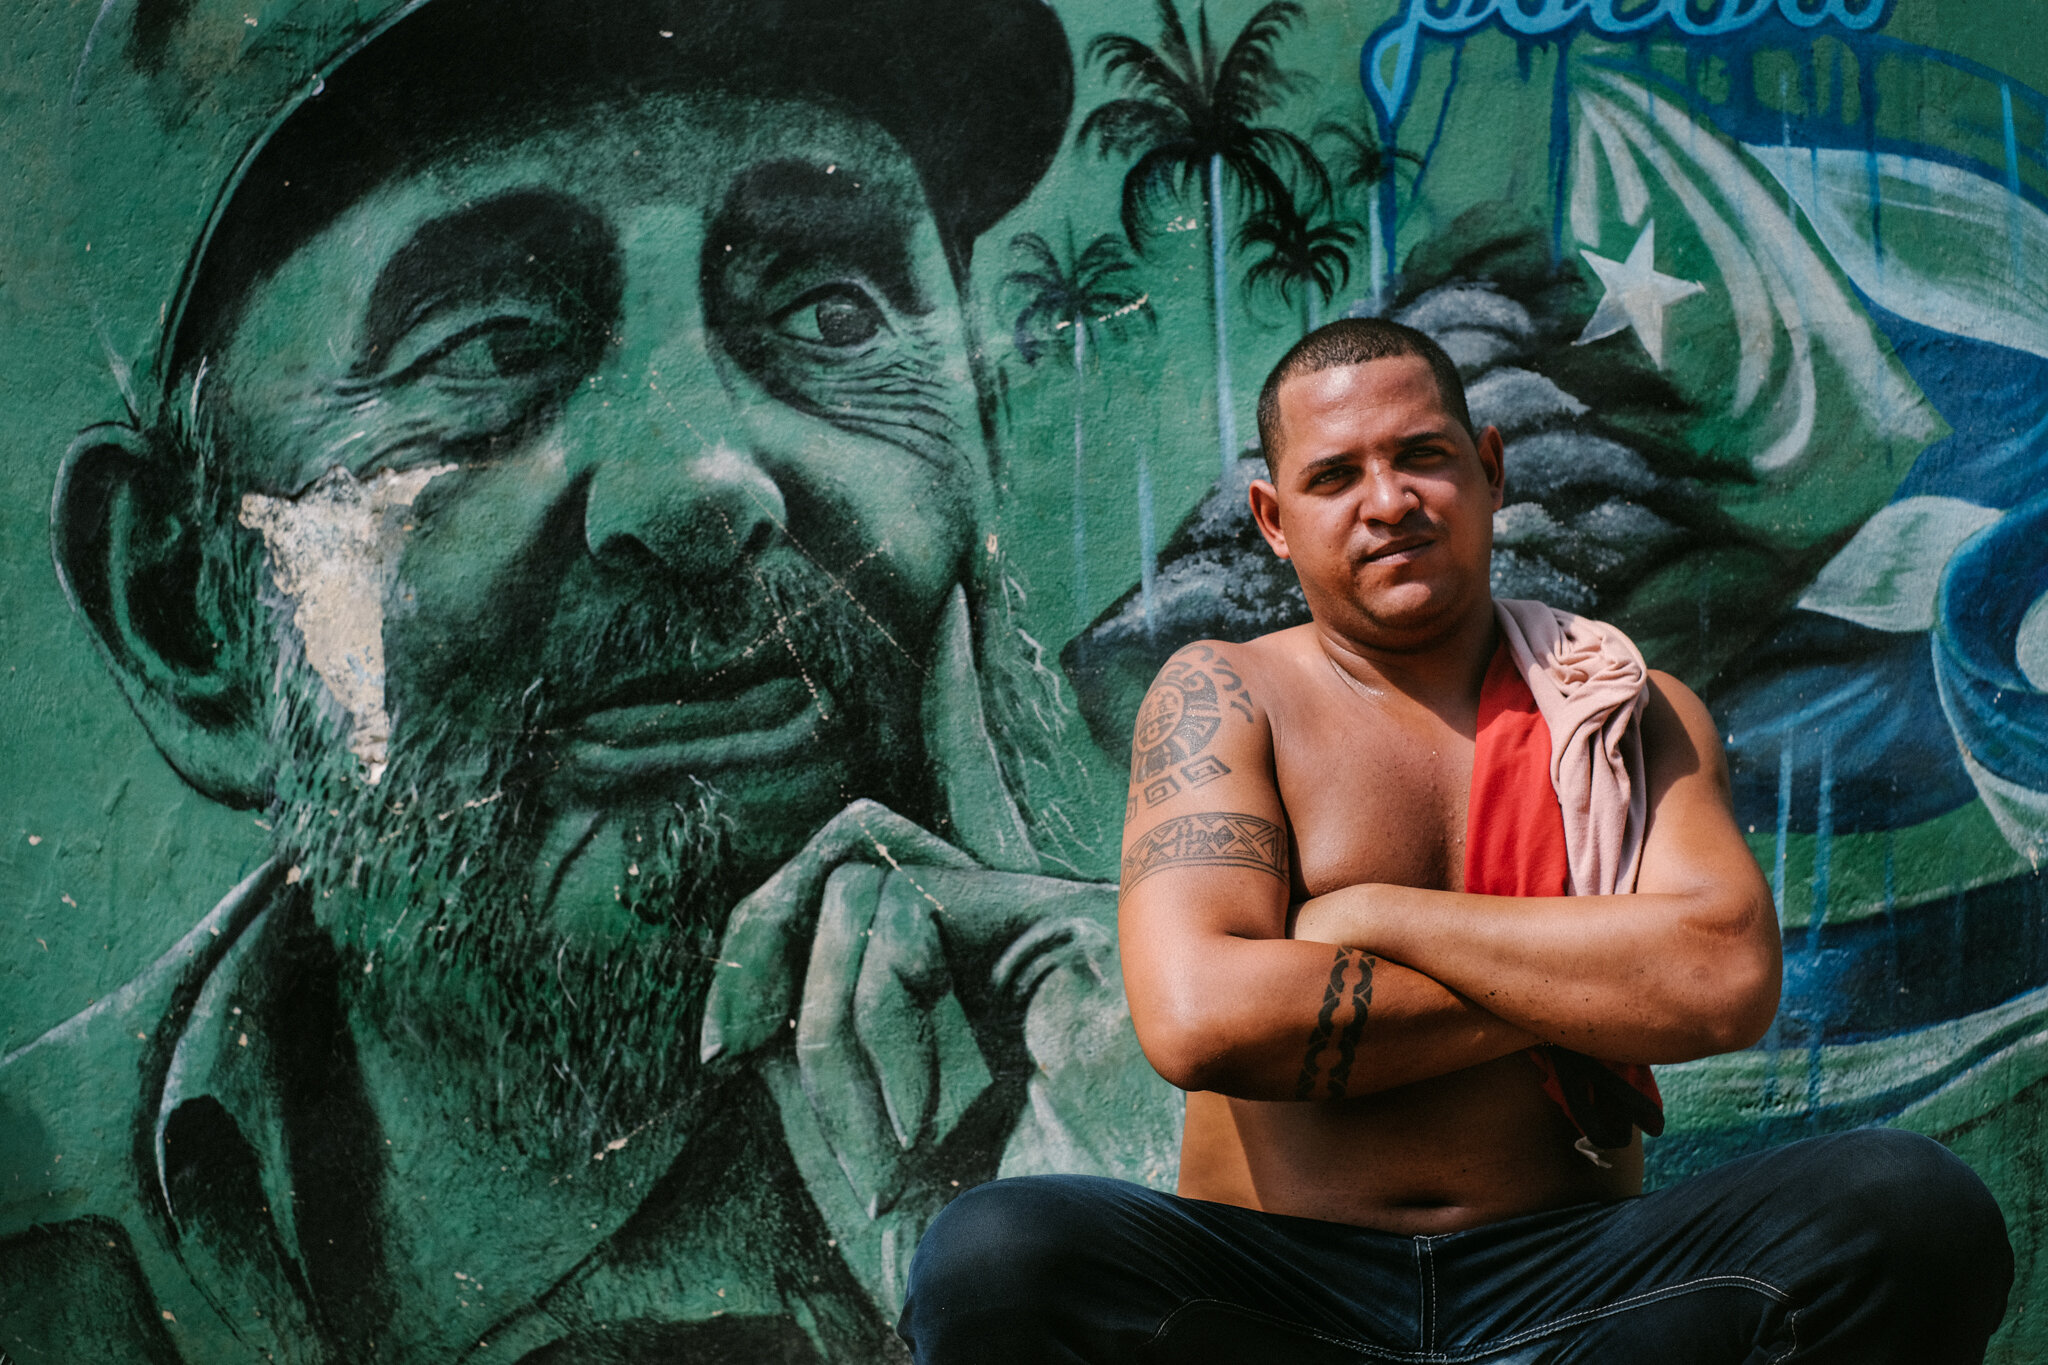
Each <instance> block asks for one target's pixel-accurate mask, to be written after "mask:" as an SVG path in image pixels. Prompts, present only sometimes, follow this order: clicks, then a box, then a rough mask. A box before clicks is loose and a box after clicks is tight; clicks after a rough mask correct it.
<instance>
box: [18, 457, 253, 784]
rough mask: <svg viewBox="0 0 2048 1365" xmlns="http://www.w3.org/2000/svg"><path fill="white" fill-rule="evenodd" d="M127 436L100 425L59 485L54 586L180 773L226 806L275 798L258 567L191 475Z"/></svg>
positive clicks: (68, 461)
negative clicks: (240, 551)
mask: <svg viewBox="0 0 2048 1365" xmlns="http://www.w3.org/2000/svg"><path fill="white" fill-rule="evenodd" d="M182 463H184V462H183V461H180V460H173V459H168V458H165V452H163V451H162V450H160V449H159V448H157V446H156V444H155V443H153V442H152V441H151V440H150V439H149V438H148V437H146V436H144V435H143V434H141V433H140V432H137V431H136V430H134V429H133V428H132V427H127V426H118V425H107V426H99V427H93V428H91V429H89V430H87V431H86V432H84V433H83V434H82V435H80V436H79V438H78V439H77V440H76V441H74V442H72V445H71V448H70V449H69V450H68V451H66V452H65V454H64V463H63V465H62V467H61V469H60V470H59V472H58V475H57V490H56V495H55V498H54V499H53V502H52V505H51V508H50V542H51V549H52V551H53V553H54V555H55V558H56V561H57V576H58V578H59V580H61V582H62V583H63V586H64V592H65V595H66V596H67V597H69V598H70V599H71V605H72V607H73V608H74V609H75V610H76V611H77V612H78V615H79V617H80V618H81V619H82V620H83V621H84V622H85V624H86V626H87V627H88V628H89V629H90V630H91V632H92V635H93V638H94V640H95V642H96V643H97V644H98V645H99V648H100V652H101V654H103V655H104V656H105V657H106V660H107V663H108V666H109V667H110V668H112V670H113V673H114V677H115V679H116V680H117V681H118V682H119V683H120V684H121V690H122V691H123V692H124V693H125V694H126V695H127V698H128V704H129V705H130V706H132V707H134V708H135V714H136V715H137V716H139V717H140V718H141V720H142V724H143V728H144V729H146V730H148V731H149V737H150V739H152V740H153V741H155V743H156V747H157V748H158V749H159V750H161V751H162V753H163V755H164V757H165V758H166V759H168V760H169V761H170V764H171V766H172V767H173V768H175V769H177V771H178V773H179V775H180V776H182V777H183V778H184V779H185V780H186V781H188V782H190V783H191V784H192V785H193V786H195V787H197V788H198V789H199V790H200V791H202V792H204V793H206V794H207V795H208V796H210V797H212V798H214V799H215V800H217V801H222V802H226V803H228V804H230V805H237V806H254V805H259V804H261V803H262V802H264V801H265V800H267V799H268V796H269V789H270V779H271V762H272V758H271V748H270V744H269V743H268V737H267V731H268V725H267V724H266V717H267V715H268V713H269V696H268V694H269V688H268V686H267V685H266V682H265V679H266V678H267V677H268V673H267V671H266V669H265V666H264V664H263V662H262V661H263V659H264V658H265V657H267V656H268V655H269V654H270V653H271V651H270V649H269V648H268V646H267V643H266V641H265V639H264V638H262V637H264V636H265V635H266V634H267V632H262V631H259V630H258V629H257V621H258V619H259V617H258V607H257V601H256V588H257V578H256V575H257V574H258V573H260V572H261V565H260V563H258V562H256V561H255V560H253V559H249V560H238V559H237V558H236V547H237V537H236V536H235V535H234V534H233V533H232V531H231V530H230V529H229V528H226V527H218V526H213V525H209V524H208V522H209V520H210V517H209V513H210V512H211V511H213V510H216V509H212V508H209V507H208V506H207V504H206V502H205V500H204V497H203V495H202V491H201V490H200V488H199V487H198V485H197V479H198V475H197V473H196V471H193V470H189V469H184V468H180V467H178V466H179V465H180V464H182Z"/></svg>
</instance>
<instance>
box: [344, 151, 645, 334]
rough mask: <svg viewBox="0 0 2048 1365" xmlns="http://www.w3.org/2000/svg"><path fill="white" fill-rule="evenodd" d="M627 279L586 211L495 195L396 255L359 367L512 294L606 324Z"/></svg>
mask: <svg viewBox="0 0 2048 1365" xmlns="http://www.w3.org/2000/svg"><path fill="white" fill-rule="evenodd" d="M623 274H624V271H623V267H622V265H621V263H620V261H619V250H618V243H617V240H616V238H615V237H614V236H613V234H612V230H611V228H610V227H609V226H608V225H607V224H606V223H605V221H604V220H603V219H602V218H600V217H598V215H597V214H596V213H594V212H592V211H591V210H590V209H589V208H587V207H585V206H584V205H583V204H581V203H579V202H578V201H576V200H574V199H572V198H570V197H569V196H567V195H565V194H561V193H558V192H556V191H553V190H538V189H523V190H513V191H511V192H509V193H506V194H501V195H497V196H495V197H493V198H490V199H486V200H484V201H483V202H482V203H479V204H472V205H469V206H466V207H464V208H462V209H460V210H458V211H456V212H454V213H450V214H447V215H445V216H442V217H439V218H434V219H431V220H429V221H428V222H426V223H423V224H422V225H421V226H420V228H419V229H418V231H416V232H414V233H413V235H412V237H411V239H410V240H408V241H407V242H406V244H405V245H404V246H402V247H400V248H399V249H398V250H397V251H395V252H393V253H392V256H391V259H390V260H388V261H386V262H385V263H384V267H383V269H382V270H380V271H378V273H377V283H376V284H375V285H374V286H372V288H371V291H370V302H369V307H368V308H367V309H366V310H365V312H364V316H363V336H362V345H363V352H362V354H361V356H360V357H359V358H358V360H357V366H356V367H357V369H358V371H367V370H371V369H374V368H375V367H376V365H377V364H378V363H379V357H380V356H381V355H382V354H383V353H384V352H385V351H386V350H387V349H388V348H389V347H390V346H391V345H392V344H393V343H395V342H397V341H398V340H399V339H401V338H402V337H404V336H405V334H406V333H407V332H408V331H409V330H411V329H412V328H413V327H416V326H418V325H419V323H420V321H421V320H422V319H424V318H426V317H428V316H429V315H431V314H432V313H433V312H435V311H436V310H437V309H440V308H444V307H447V306H448V305H450V304H459V303H467V302H477V301H483V300H488V299H492V298H497V297H501V296H503V295H505V294H508V293H517V294H529V295H533V296H536V297H542V298H546V299H548V300H549V301H550V302H553V303H556V304H557V305H559V306H561V307H562V308H563V309H564V310H565V311H570V312H575V313H579V314H581V315H582V316H583V317H584V318H585V319H588V320H593V321H598V322H600V323H603V322H609V321H610V320H611V318H612V316H613V315H614V314H615V313H616V312H617V309H618V302H619V298H620V295H621V293H622V289H623Z"/></svg>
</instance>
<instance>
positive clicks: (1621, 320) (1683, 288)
mask: <svg viewBox="0 0 2048 1365" xmlns="http://www.w3.org/2000/svg"><path fill="white" fill-rule="evenodd" d="M1579 254H1580V255H1581V256H1584V257H1585V258H1586V264H1587V265H1590V266H1592V267H1593V273H1594V274H1596V275H1598V276H1599V277H1600V283H1601V284H1603V285H1605V286H1606V287H1607V292H1606V293H1605V294H1603V295H1601V297H1600V306H1599V307H1598V308H1596V309H1594V310H1593V316H1592V317H1591V318H1589V319H1587V321H1586V330H1585V331H1583V332H1581V333H1579V339H1578V340H1577V341H1576V342H1574V343H1573V345H1576V346H1584V345H1585V344H1586V343H1587V342H1589V341H1599V340H1600V339H1601V338H1603V337H1611V336H1613V335H1614V334H1615V333H1616V332H1625V331H1627V330H1628V329H1629V328H1631V327H1633V328H1635V329H1636V336H1637V337H1639V338H1640V339H1641V340H1642V343H1643V349H1644V350H1646V351H1648V352H1649V353H1650V363H1651V364H1653V365H1655V366H1656V367H1657V368H1658V369H1660V370H1661V369H1663V368H1664V310H1665V309H1666V308H1669V307H1670V306H1671V305H1672V304H1674V303H1677V302H1678V301H1679V300H1680V299H1689V298H1691V297H1692V296H1693V295H1694V294H1704V293H1706V292H1707V287H1706V286H1705V285H1703V284H1700V283H1697V282H1696V281H1693V280H1681V279H1677V278H1676V277H1674V276H1671V275H1660V274H1658V273H1657V265H1656V260H1657V223H1656V220H1655V219H1651V220H1650V221H1648V222H1646V223H1644V224H1643V235H1642V236H1640V237H1638V238H1636V244H1635V246H1633V247H1632V248H1630V250H1629V253H1628V259H1627V260H1626V261H1611V260H1609V259H1608V258H1607V257H1605V256H1602V255H1600V254H1599V253H1597V252H1593V251H1587V250H1585V249H1583V248H1581V249H1580V251H1579Z"/></svg>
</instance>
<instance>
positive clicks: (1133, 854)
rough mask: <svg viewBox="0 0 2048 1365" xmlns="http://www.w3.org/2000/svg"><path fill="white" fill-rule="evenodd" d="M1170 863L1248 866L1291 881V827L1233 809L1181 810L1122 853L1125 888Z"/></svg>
mask: <svg viewBox="0 0 2048 1365" xmlns="http://www.w3.org/2000/svg"><path fill="white" fill-rule="evenodd" d="M1168 867H1249V868H1251V869H1253V870H1254V871H1257V872H1270V873H1272V874H1273V875H1274V876H1276V877H1278V878H1279V879H1280V880H1281V881H1283V882H1284V881H1286V880H1287V832H1286V831H1285V830H1283V829H1281V828H1280V826H1278V825H1276V824H1274V823H1273V822H1272V821H1271V820H1261V819H1260V818H1259V817H1258V816H1256V815H1239V814H1235V813H1233V812H1230V811H1204V812H1202V813H1201V814H1199V815H1182V816H1178V817H1176V818H1175V819H1172V820H1168V821H1165V822H1164V823H1162V824H1160V825H1158V826H1156V827H1154V828H1152V829H1149V830H1147V831H1145V833H1143V834H1141V835H1139V836H1138V838H1137V839H1136V840H1135V841H1134V842H1133V843H1132V844H1131V847H1130V851H1129V852H1127V853H1125V854H1124V882H1123V889H1124V890H1126V891H1128V890H1130V889H1131V888H1132V887H1133V886H1136V885H1137V884H1138V883H1139V882H1141V881H1143V880H1144V879H1145V878H1147V877H1149V876H1151V875H1152V874H1153V873H1154V872H1157V871H1159V870H1160V869H1162V868H1168Z"/></svg>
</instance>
